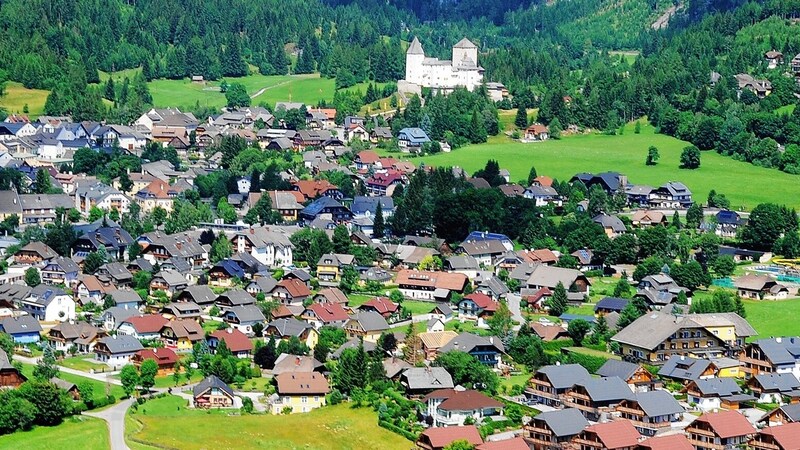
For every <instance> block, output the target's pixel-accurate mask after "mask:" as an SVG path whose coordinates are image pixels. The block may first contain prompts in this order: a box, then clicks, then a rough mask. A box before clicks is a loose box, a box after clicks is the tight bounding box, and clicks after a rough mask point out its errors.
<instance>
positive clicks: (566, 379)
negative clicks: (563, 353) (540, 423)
mask: <svg viewBox="0 0 800 450" xmlns="http://www.w3.org/2000/svg"><path fill="white" fill-rule="evenodd" d="M589 378H590V375H589V372H587V371H586V369H584V368H583V366H580V365H578V364H563V365H552V366H544V367H541V368H539V370H538V371H536V373H535V374H534V375H533V377H531V379H530V380H529V381H528V383H529V387H528V388H526V389H525V396H526V397H528V398H532V399H534V400H537V401H538V402H539V403H542V404H545V405H560V404H561V402H562V399H563V398H564V397H565V396H566V394H567V391H568V390H569V389H572V387H573V386H575V385H576V384H578V383H581V382H583V381H585V380H587V379H589Z"/></svg>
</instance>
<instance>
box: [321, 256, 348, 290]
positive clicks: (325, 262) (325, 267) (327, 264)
mask: <svg viewBox="0 0 800 450" xmlns="http://www.w3.org/2000/svg"><path fill="white" fill-rule="evenodd" d="M354 259H355V257H354V256H353V255H342V254H338V253H326V254H324V255H322V256H321V257H320V258H319V261H318V262H317V278H318V279H319V284H320V286H338V285H339V282H340V281H341V276H342V272H343V271H344V268H345V267H347V266H352V265H353V261H354Z"/></svg>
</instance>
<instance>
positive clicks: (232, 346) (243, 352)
mask: <svg viewBox="0 0 800 450" xmlns="http://www.w3.org/2000/svg"><path fill="white" fill-rule="evenodd" d="M206 342H207V343H208V349H209V350H210V351H211V352H212V353H214V352H216V349H217V346H218V345H219V343H220V342H224V343H225V346H226V347H228V350H230V352H231V353H232V354H233V356H235V357H237V358H249V357H250V353H251V352H252V351H253V343H252V342H250V339H249V338H248V337H247V336H246V335H245V334H244V333H242V332H241V331H239V330H236V329H233V328H228V329H225V330H217V331H215V332H213V333H211V334H210V335H208V337H207V338H206Z"/></svg>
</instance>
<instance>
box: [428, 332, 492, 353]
mask: <svg viewBox="0 0 800 450" xmlns="http://www.w3.org/2000/svg"><path fill="white" fill-rule="evenodd" d="M483 345H485V346H493V347H495V348H496V349H497V351H498V352H500V353H505V347H503V343H502V342H501V341H500V338H496V337H484V336H478V335H477V334H472V333H468V332H466V331H465V332H463V333H461V334H459V335H458V336H456V337H454V338H453V339H451V340H450V342H448V343H447V344H445V345H444V346H443V347H442V348H441V349H439V351H440V352H441V353H447V352H450V351H453V350H458V351H462V352H466V353H469V352H471V351H472V350H473V349H474V348H475V347H478V346H483Z"/></svg>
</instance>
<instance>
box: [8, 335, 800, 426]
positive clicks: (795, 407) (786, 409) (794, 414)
mask: <svg viewBox="0 0 800 450" xmlns="http://www.w3.org/2000/svg"><path fill="white" fill-rule="evenodd" d="M0 351H2V350H0ZM0 368H2V364H0ZM776 409H780V410H781V411H783V413H784V414H786V417H788V418H789V420H791V421H792V422H798V421H800V403H790V404H788V405H783V406H781V407H780V408H776ZM773 411H775V410H773ZM771 413H772V411H770V412H769V413H767V414H765V415H764V417H762V418H761V419H760V420H759V421H762V420H765V419H766V417H767V416H768V415H769V414H771Z"/></svg>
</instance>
